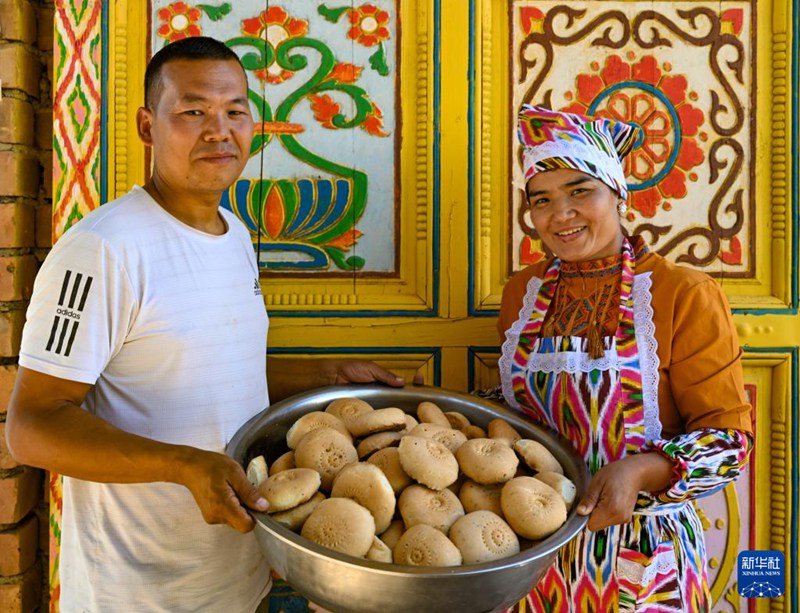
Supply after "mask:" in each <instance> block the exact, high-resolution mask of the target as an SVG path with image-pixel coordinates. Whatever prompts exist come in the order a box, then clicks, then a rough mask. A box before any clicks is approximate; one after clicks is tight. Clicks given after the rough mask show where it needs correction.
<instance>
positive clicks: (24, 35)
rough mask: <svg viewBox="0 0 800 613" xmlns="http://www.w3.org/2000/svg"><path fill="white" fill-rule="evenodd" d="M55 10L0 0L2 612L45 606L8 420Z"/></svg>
mask: <svg viewBox="0 0 800 613" xmlns="http://www.w3.org/2000/svg"><path fill="white" fill-rule="evenodd" d="M53 12H54V3H53V2H48V1H45V0H0V611H3V612H4V613H17V612H26V613H27V612H28V611H47V609H48V602H47V601H48V587H47V586H48V576H47V553H48V548H49V546H48V514H49V509H48V502H47V498H48V496H47V490H46V485H47V480H46V479H45V478H44V474H43V471H41V470H36V469H33V468H30V467H28V466H21V465H19V464H17V463H16V462H15V461H14V460H13V459H12V458H11V456H9V454H8V449H7V448H6V444H5V420H6V410H7V407H8V399H9V395H10V393H11V387H12V385H13V383H14V377H15V374H16V371H17V356H18V355H19V343H20V336H21V332H22V325H23V323H24V321H25V307H26V306H27V301H28V299H29V298H30V295H31V289H32V287H33V279H34V276H35V275H36V271H37V270H38V267H39V263H40V262H41V261H42V259H43V258H44V256H45V255H46V254H47V249H48V248H49V247H50V236H51V218H52V182H51V181H50V180H49V179H50V176H51V175H52V158H53V120H52V116H53V113H52V95H51V86H50V84H51V82H52V77H53Z"/></svg>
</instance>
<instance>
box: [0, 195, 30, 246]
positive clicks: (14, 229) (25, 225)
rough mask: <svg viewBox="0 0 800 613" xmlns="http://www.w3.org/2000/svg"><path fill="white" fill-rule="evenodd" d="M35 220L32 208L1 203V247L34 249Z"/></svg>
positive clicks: (18, 204) (11, 203)
mask: <svg viewBox="0 0 800 613" xmlns="http://www.w3.org/2000/svg"><path fill="white" fill-rule="evenodd" d="M34 219H35V217H34V210H33V207H32V206H28V205H26V204H22V203H19V202H4V203H0V247H33V244H34V231H35V226H34Z"/></svg>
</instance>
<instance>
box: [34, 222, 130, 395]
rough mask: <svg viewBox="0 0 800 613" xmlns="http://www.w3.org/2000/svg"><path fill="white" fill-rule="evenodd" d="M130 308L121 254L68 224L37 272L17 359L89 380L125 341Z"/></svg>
mask: <svg viewBox="0 0 800 613" xmlns="http://www.w3.org/2000/svg"><path fill="white" fill-rule="evenodd" d="M134 313H135V303H134V300H133V292H132V290H131V283H130V281H129V279H128V275H127V274H126V272H125V269H124V266H123V265H122V264H121V262H120V258H119V257H118V256H117V255H116V254H115V253H114V251H113V249H112V248H111V247H110V246H109V245H108V243H107V242H106V241H105V240H103V239H102V238H100V237H98V236H97V235H96V234H94V233H93V232H91V231H81V230H80V229H79V228H78V227H76V228H73V229H72V230H71V231H70V232H68V233H67V234H66V235H65V236H64V237H63V238H62V239H61V240H60V241H59V242H58V243H56V245H55V246H54V247H53V249H52V250H51V251H50V253H49V255H48V256H47V258H46V259H45V262H44V264H43V265H42V268H41V270H40V271H39V274H38V275H37V276H36V281H35V282H34V288H33V296H32V297H31V302H30V305H29V307H28V311H27V319H26V323H25V327H24V328H23V333H22V346H21V350H20V356H19V363H20V365H21V366H24V367H25V368H29V369H31V370H36V371H39V372H43V373H45V374H48V375H51V376H54V377H59V378H61V379H68V380H70V381H78V382H81V383H90V384H94V383H95V382H96V381H97V379H98V377H99V376H100V374H101V373H102V372H103V370H104V369H105V367H106V365H107V364H108V362H109V361H110V360H111V358H112V357H113V356H114V355H115V354H116V353H117V352H118V351H119V349H120V348H121V347H122V344H123V343H124V342H125V338H126V336H127V333H128V331H129V329H130V326H131V324H132V321H133V317H134Z"/></svg>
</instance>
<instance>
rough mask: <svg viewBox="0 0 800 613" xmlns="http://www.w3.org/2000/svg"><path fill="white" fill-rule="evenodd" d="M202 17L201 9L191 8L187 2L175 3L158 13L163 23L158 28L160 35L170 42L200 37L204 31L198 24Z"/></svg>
mask: <svg viewBox="0 0 800 613" xmlns="http://www.w3.org/2000/svg"><path fill="white" fill-rule="evenodd" d="M201 15H202V13H201V11H200V9H199V8H197V7H195V6H189V5H188V4H186V3H185V2H173V3H172V4H170V5H169V6H167V7H165V8H163V9H160V10H159V11H158V18H159V19H160V20H161V22H162V23H161V26H160V27H159V28H158V35H159V36H161V37H162V38H166V39H167V40H168V41H169V42H174V41H176V40H181V39H183V38H189V37H190V36H200V35H202V34H203V30H202V28H200V26H198V25H197V22H198V21H200V16H201Z"/></svg>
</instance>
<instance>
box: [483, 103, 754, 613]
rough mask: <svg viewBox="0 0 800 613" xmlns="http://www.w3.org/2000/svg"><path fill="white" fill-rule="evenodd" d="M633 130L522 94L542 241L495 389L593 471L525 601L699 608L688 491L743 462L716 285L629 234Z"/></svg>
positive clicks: (734, 381)
mask: <svg viewBox="0 0 800 613" xmlns="http://www.w3.org/2000/svg"><path fill="white" fill-rule="evenodd" d="M639 135H640V129H639V128H638V127H636V126H632V125H627V124H624V123H620V122H616V121H612V120H608V119H603V118H592V117H583V116H579V115H572V114H567V113H557V112H553V111H549V110H547V109H543V108H538V107H533V106H527V105H526V106H524V107H523V108H522V110H521V112H520V115H519V138H520V141H521V143H522V145H523V147H524V158H523V165H524V169H525V180H526V186H525V187H526V193H527V199H528V208H529V213H530V219H531V221H532V223H533V226H534V227H535V228H536V232H537V233H538V235H539V237H540V238H541V240H542V241H543V242H544V244H545V245H546V246H547V247H548V248H549V249H550V251H551V252H552V253H553V254H554V255H555V258H554V259H552V260H551V261H549V262H544V263H541V264H537V265H534V266H532V267H530V268H528V269H525V270H523V271H521V272H520V273H518V274H517V275H515V276H514V277H513V278H512V279H511V280H510V281H509V283H508V284H507V286H506V287H505V289H504V291H503V299H502V306H501V311H500V318H499V322H498V329H499V331H500V332H501V334H502V335H503V338H504V341H505V342H504V343H503V354H502V357H501V359H500V372H501V381H502V391H503V396H504V398H505V401H506V402H507V403H508V404H509V405H510V406H512V407H513V408H515V409H518V410H521V411H524V412H525V413H527V414H528V415H530V416H531V417H533V418H534V419H536V420H538V421H539V422H541V423H542V424H545V425H546V426H548V427H550V428H552V429H554V430H556V431H557V432H559V433H560V434H562V435H563V436H565V437H566V438H568V439H569V440H570V441H571V442H572V443H573V445H574V446H575V448H576V449H577V450H578V452H579V453H580V454H581V455H583V457H584V458H585V459H586V462H587V464H588V466H589V469H590V471H591V473H592V475H593V477H592V480H591V482H590V485H589V487H588V489H587V491H586V493H585V495H584V496H583V498H582V500H581V501H580V502H579V505H578V509H577V511H578V513H580V514H582V515H588V516H589V520H588V524H587V529H586V530H584V531H583V532H582V533H581V534H579V535H578V536H577V537H576V538H575V539H574V540H573V541H572V542H571V543H570V545H568V546H567V547H565V548H563V549H562V550H561V552H560V554H559V557H558V559H557V561H556V563H554V565H553V566H552V567H551V568H550V569H549V570H548V572H547V573H546V575H545V577H544V578H543V579H542V581H541V582H540V583H539V584H538V585H537V586H536V588H535V589H534V590H533V591H532V592H531V594H530V595H529V597H528V607H530V608H532V609H533V610H534V611H548V612H557V611H563V612H576V613H591V612H594V611H596V612H601V611H602V612H603V613H605V612H606V611H637V612H641V613H651V612H655V611H658V612H665V611H681V612H699V611H708V610H710V608H711V598H710V593H709V588H708V580H707V574H706V568H705V557H706V554H705V545H704V542H703V528H702V526H701V524H700V521H699V519H698V516H697V513H696V512H695V510H694V507H693V506H692V504H691V499H693V498H695V497H697V496H701V495H705V494H709V493H711V492H712V491H715V490H717V489H718V488H720V487H722V486H723V485H724V484H726V483H728V482H729V481H731V480H732V479H735V478H736V477H737V476H738V474H739V473H740V471H741V469H742V467H743V465H744V464H745V463H746V461H747V456H748V453H749V450H750V446H751V439H750V433H751V432H752V425H751V417H750V412H751V408H750V405H749V404H748V403H747V401H746V399H745V395H744V386H743V378H742V368H741V363H740V356H741V350H740V348H739V345H738V341H737V337H736V332H735V329H734V326H733V322H732V320H731V316H730V312H729V308H728V305H727V301H726V299H725V296H724V294H723V293H722V291H721V290H720V288H719V286H718V285H717V284H716V283H715V282H714V281H713V280H712V279H711V278H710V277H708V276H706V275H704V274H703V273H700V272H697V271H693V270H689V269H686V268H682V267H679V266H676V265H674V264H672V263H670V262H668V261H666V260H665V259H664V258H662V257H661V256H659V255H657V254H655V253H652V252H651V251H649V250H648V248H647V246H646V245H645V243H644V241H643V240H642V239H641V238H640V237H638V236H631V237H626V236H625V235H624V233H623V231H622V227H621V225H620V219H619V218H620V215H622V214H624V212H625V209H626V202H625V201H626V198H627V193H628V190H627V185H626V183H625V176H624V172H623V168H622V163H621V159H622V158H623V157H624V156H625V155H626V154H627V153H628V151H630V150H631V149H632V148H633V145H634V144H635V142H636V139H637V138H638V137H639Z"/></svg>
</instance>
